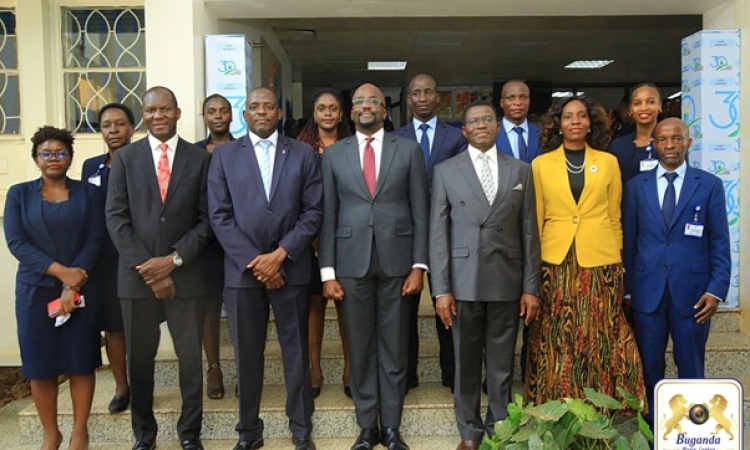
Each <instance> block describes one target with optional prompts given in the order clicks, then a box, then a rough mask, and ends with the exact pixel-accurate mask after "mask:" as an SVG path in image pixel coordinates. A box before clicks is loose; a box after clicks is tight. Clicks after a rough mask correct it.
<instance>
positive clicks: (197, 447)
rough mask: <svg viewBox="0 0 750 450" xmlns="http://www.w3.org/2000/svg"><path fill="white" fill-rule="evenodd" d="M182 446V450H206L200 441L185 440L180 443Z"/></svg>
mask: <svg viewBox="0 0 750 450" xmlns="http://www.w3.org/2000/svg"><path fill="white" fill-rule="evenodd" d="M180 445H181V446H182V450H205V449H204V448H203V442H201V440H200V439H198V438H196V439H185V440H184V441H182V442H180Z"/></svg>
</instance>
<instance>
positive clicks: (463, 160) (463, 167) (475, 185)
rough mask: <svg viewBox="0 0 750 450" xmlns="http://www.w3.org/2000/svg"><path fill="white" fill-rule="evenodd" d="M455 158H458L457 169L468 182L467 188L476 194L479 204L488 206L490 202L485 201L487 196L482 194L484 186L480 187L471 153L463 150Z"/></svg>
mask: <svg viewBox="0 0 750 450" xmlns="http://www.w3.org/2000/svg"><path fill="white" fill-rule="evenodd" d="M457 158H460V159H458V160H457V165H458V170H460V171H461V175H463V177H464V179H465V180H466V182H467V183H468V184H469V190H471V192H473V193H474V195H476V196H477V200H479V202H480V203H481V204H483V205H486V206H487V207H488V208H489V206H490V202H488V201H487V196H486V195H484V188H482V183H481V182H480V181H479V177H478V176H477V170H476V169H475V168H474V161H472V160H471V154H470V153H469V152H468V151H465V152H462V153H460V154H459V156H457Z"/></svg>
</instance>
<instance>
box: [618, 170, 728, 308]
mask: <svg viewBox="0 0 750 450" xmlns="http://www.w3.org/2000/svg"><path fill="white" fill-rule="evenodd" d="M658 195H659V194H658V191H657V187H656V169H654V170H651V171H648V172H644V173H642V174H640V175H637V176H636V177H634V178H633V179H632V180H630V181H629V182H628V184H627V189H626V191H625V198H624V200H623V205H622V209H623V231H624V235H625V245H624V247H623V257H624V263H625V289H626V292H627V293H630V294H631V296H632V298H631V306H632V307H633V309H634V310H636V311H642V312H646V313H650V312H653V311H654V310H656V307H657V306H658V305H659V302H660V301H661V299H662V295H663V293H664V289H665V288H666V286H669V291H670V294H671V296H672V299H673V300H674V303H675V304H676V305H677V310H678V312H679V313H680V314H682V315H684V316H692V315H694V314H695V310H693V305H694V304H695V302H697V301H698V299H699V298H700V297H701V295H703V294H704V293H706V292H709V293H711V294H713V295H715V296H717V297H719V298H721V299H726V296H727V292H728V291H729V278H730V272H731V257H730V249H729V228H728V225H727V210H726V201H725V197H724V185H723V183H722V181H721V180H720V179H719V178H718V177H716V176H714V175H712V174H710V173H708V172H705V171H703V170H700V169H696V168H693V167H689V166H688V167H687V171H686V172H685V179H684V180H683V184H682V190H681V191H680V195H679V200H678V202H677V206H676V209H675V212H674V216H673V220H672V223H671V224H669V225H667V224H665V223H664V218H663V217H662V214H661V207H660V205H659V197H658ZM698 206H700V212H699V213H698V222H700V223H701V224H702V225H703V226H704V229H703V236H702V237H691V236H685V224H687V223H692V222H693V221H694V219H695V217H694V216H695V208H696V207H698Z"/></svg>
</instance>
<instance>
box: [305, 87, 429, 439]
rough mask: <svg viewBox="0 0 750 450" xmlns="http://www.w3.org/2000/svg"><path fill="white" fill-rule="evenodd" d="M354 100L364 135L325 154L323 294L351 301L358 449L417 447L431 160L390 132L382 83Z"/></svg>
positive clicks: (347, 305)
mask: <svg viewBox="0 0 750 450" xmlns="http://www.w3.org/2000/svg"><path fill="white" fill-rule="evenodd" d="M352 103H353V106H352V112H351V118H352V121H353V122H354V124H355V126H356V129H357V132H356V134H355V135H354V136H351V137H349V138H346V139H344V140H342V141H339V142H338V143H336V144H335V145H332V146H331V147H329V148H328V149H326V151H325V153H323V169H322V171H323V186H324V190H323V194H324V197H323V226H322V228H321V232H320V254H319V262H320V267H321V278H322V280H323V295H324V296H325V297H327V298H332V299H334V300H336V301H342V302H343V303H342V307H341V311H342V313H343V315H344V325H345V328H346V335H347V336H348V337H349V350H350V352H349V358H350V361H351V363H350V365H351V368H350V371H351V388H352V396H353V398H354V407H355V410H356V413H357V424H358V425H359V426H360V428H361V429H362V430H361V432H360V434H359V437H358V438H357V440H356V441H355V443H354V445H353V446H352V450H371V449H372V448H373V447H375V446H376V445H377V444H378V443H382V444H383V445H384V446H386V447H388V449H389V450H408V449H409V447H408V446H407V445H406V444H405V443H404V441H403V439H402V438H401V435H400V432H399V427H400V426H401V415H402V411H403V404H404V396H405V394H406V365H407V347H408V346H407V344H406V343H407V339H408V332H409V320H408V318H409V316H410V314H411V312H410V311H411V305H410V302H408V301H405V299H404V297H405V296H408V295H414V294H417V293H419V292H421V290H422V277H423V275H424V271H425V270H427V226H428V224H427V221H428V208H429V205H428V195H429V194H428V193H427V183H426V182H425V179H426V175H425V167H424V157H423V156H422V150H421V149H420V147H419V144H417V143H416V142H414V141H410V140H407V139H403V138H400V137H398V136H394V135H393V134H386V133H385V132H384V130H383V121H384V119H385V116H386V109H385V97H384V96H383V93H382V92H381V91H380V89H378V88H377V87H376V86H374V85H372V84H363V85H362V86H360V87H359V88H357V90H356V91H355V92H354V95H353V98H352ZM378 426H380V429H379V428H378Z"/></svg>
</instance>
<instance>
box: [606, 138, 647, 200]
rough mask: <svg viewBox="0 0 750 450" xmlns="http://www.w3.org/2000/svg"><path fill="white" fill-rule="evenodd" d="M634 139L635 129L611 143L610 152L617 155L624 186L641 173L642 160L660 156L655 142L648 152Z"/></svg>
mask: <svg viewBox="0 0 750 450" xmlns="http://www.w3.org/2000/svg"><path fill="white" fill-rule="evenodd" d="M633 139H635V131H633V132H631V133H628V134H625V135H623V136H620V137H618V138H617V139H613V140H612V142H611V143H610V144H609V152H610V153H612V154H613V155H615V157H616V158H617V162H618V163H619V164H620V172H622V184H623V186H624V185H625V183H627V182H628V181H630V179H631V178H633V177H634V176H636V175H638V174H639V173H641V161H643V160H644V159H646V158H648V157H649V155H650V157H651V158H654V159H658V158H659V154H658V153H657V152H656V149H655V148H654V146H653V144H651V145H650V147H651V152H647V151H646V150H644V149H642V148H636V146H635V144H634V143H633Z"/></svg>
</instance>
